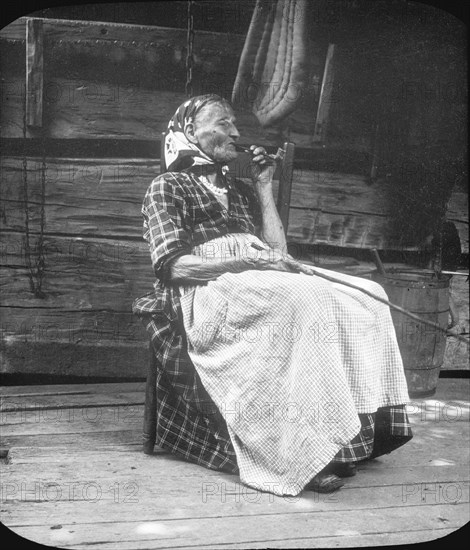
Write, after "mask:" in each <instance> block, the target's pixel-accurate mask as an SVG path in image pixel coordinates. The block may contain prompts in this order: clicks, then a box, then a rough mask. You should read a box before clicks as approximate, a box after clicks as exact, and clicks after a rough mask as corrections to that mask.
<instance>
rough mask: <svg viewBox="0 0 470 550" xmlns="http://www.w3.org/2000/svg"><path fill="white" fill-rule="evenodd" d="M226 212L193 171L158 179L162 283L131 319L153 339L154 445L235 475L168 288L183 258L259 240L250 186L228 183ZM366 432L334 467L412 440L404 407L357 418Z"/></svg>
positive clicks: (153, 225) (151, 210) (151, 213)
mask: <svg viewBox="0 0 470 550" xmlns="http://www.w3.org/2000/svg"><path fill="white" fill-rule="evenodd" d="M228 187H229V193H228V198H229V208H228V209H225V208H224V207H223V206H222V205H221V204H220V203H219V202H218V201H217V199H216V198H215V197H214V196H212V194H211V193H210V192H208V191H207V190H206V188H205V187H204V186H203V185H202V184H201V183H200V182H199V181H198V178H197V177H196V176H195V175H194V174H193V173H191V171H188V172H178V173H167V174H163V175H162V176H159V177H158V178H156V179H155V180H154V181H153V182H152V184H151V186H150V188H149V190H148V192H147V194H146V196H145V199H144V204H143V208H142V213H143V216H144V238H145V239H146V240H147V242H148V243H149V247H150V254H151V258H152V263H153V266H154V269H155V274H156V277H157V279H158V280H157V282H156V283H155V287H154V291H153V292H151V293H149V294H148V295H146V296H144V297H142V298H139V299H137V300H136V301H135V302H134V307H133V310H134V313H136V314H137V315H139V316H140V317H141V319H142V320H143V322H144V324H145V326H146V328H147V330H148V332H149V333H150V336H151V340H152V343H153V348H154V350H155V353H156V356H157V359H158V360H159V363H160V367H161V368H159V369H158V373H157V409H158V410H157V442H158V444H159V445H160V446H161V447H163V448H165V449H167V450H169V451H170V452H172V453H175V454H177V455H180V456H182V457H184V458H185V459H187V460H191V461H194V462H197V463H198V464H201V465H203V466H206V467H208V468H212V469H221V470H226V471H229V472H232V473H236V472H238V463H237V457H236V454H235V450H234V447H233V445H232V441H231V438H230V436H229V433H228V429H227V424H226V422H225V420H224V418H223V416H222V414H221V413H220V411H219V409H218V407H217V406H216V405H215V404H214V401H213V400H212V399H211V397H210V396H209V394H208V392H207V391H206V389H205V388H204V386H203V384H202V383H201V379H200V377H199V375H198V373H197V371H196V369H195V368H194V366H193V363H192V361H191V359H190V357H189V354H188V344H187V341H186V336H185V331H184V329H183V325H182V319H183V315H182V311H181V301H180V289H178V287H174V286H171V285H170V284H169V283H168V267H169V264H170V263H171V261H173V260H174V259H175V258H177V257H178V256H179V255H183V254H191V253H192V252H193V250H194V249H195V247H197V246H199V245H201V244H203V243H206V242H207V241H210V240H213V239H216V238H218V237H223V236H224V235H227V234H229V233H245V234H249V235H256V234H257V233H258V231H257V228H258V226H259V220H260V213H259V207H258V205H257V201H256V197H255V195H254V193H253V191H252V190H251V188H250V187H249V186H247V185H246V184H244V183H243V182H241V181H239V180H229V186H228ZM359 420H360V425H361V429H360V430H359V433H357V435H356V436H355V437H354V438H353V439H351V440H350V441H349V443H348V444H346V445H344V446H343V447H342V448H341V449H340V451H339V452H338V453H337V454H336V456H335V457H334V459H333V460H334V461H337V462H348V461H358V460H363V459H366V458H369V457H371V456H378V455H380V454H383V453H387V452H390V451H391V450H393V449H394V448H397V447H398V446H400V445H402V444H403V443H405V442H406V441H408V440H409V439H410V438H411V430H410V425H409V422H408V419H407V417H406V413H405V411H404V407H403V406H401V405H397V406H392V407H380V408H379V409H378V410H377V412H375V413H364V414H359Z"/></svg>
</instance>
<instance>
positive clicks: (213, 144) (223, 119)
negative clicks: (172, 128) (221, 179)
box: [187, 103, 240, 163]
mask: <svg viewBox="0 0 470 550" xmlns="http://www.w3.org/2000/svg"><path fill="white" fill-rule="evenodd" d="M189 134H190V135H187V137H188V139H190V140H191V141H192V142H193V143H196V144H197V145H198V146H199V147H200V148H201V149H202V150H203V151H204V153H206V155H208V156H209V157H211V158H213V159H214V160H215V161H216V162H218V163H226V162H230V161H231V160H234V159H236V158H237V156H238V154H237V152H236V151H235V147H234V143H235V142H236V141H237V140H238V138H239V137H240V134H239V133H238V130H237V128H236V126H235V115H234V112H233V110H232V108H231V107H230V105H227V104H225V103H210V104H209V105H206V106H205V107H203V108H202V109H201V110H200V111H199V113H198V114H197V116H196V120H195V121H194V126H193V128H192V129H190V132H189ZM191 134H192V139H191ZM195 140H196V141H195Z"/></svg>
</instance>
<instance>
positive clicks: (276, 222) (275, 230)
mask: <svg viewBox="0 0 470 550" xmlns="http://www.w3.org/2000/svg"><path fill="white" fill-rule="evenodd" d="M255 187H256V191H257V195H258V201H259V204H260V208H261V220H262V222H261V236H262V240H263V241H264V242H265V243H267V244H268V245H269V246H270V247H271V248H275V249H277V250H281V251H286V250H287V242H286V236H285V233H284V227H283V226H282V222H281V218H280V217H279V214H278V211H277V208H276V204H275V202H274V197H273V191H272V185H266V184H264V185H258V186H256V185H255Z"/></svg>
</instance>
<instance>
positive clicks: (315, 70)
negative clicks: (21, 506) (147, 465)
mask: <svg viewBox="0 0 470 550" xmlns="http://www.w3.org/2000/svg"><path fill="white" fill-rule="evenodd" d="M26 22H27V18H21V19H19V20H17V21H15V22H14V23H12V24H11V25H9V26H8V27H6V28H4V29H2V30H1V31H0V47H1V54H2V55H1V56H0V70H1V74H2V80H1V83H0V85H1V107H2V108H1V110H0V137H1V138H2V139H3V142H4V143H5V144H6V146H5V147H4V150H3V151H2V157H1V159H0V172H1V197H0V198H1V210H0V214H1V216H0V229H1V233H2V236H1V256H2V268H1V271H0V284H1V291H2V299H1V304H0V315H1V323H2V327H1V328H2V340H1V343H0V346H1V348H0V352H1V354H2V355H1V367H0V368H1V371H2V372H5V373H31V374H38V373H46V374H61V375H62V374H70V375H83V376H90V375H91V376H119V377H131V376H143V375H144V373H145V368H146V358H147V336H146V334H145V332H144V329H143V327H142V326H141V324H140V322H139V321H138V320H137V319H136V318H135V317H134V316H133V315H132V313H131V305H132V301H133V299H134V298H136V297H137V296H139V295H142V294H144V293H145V292H147V291H150V290H151V288H152V284H153V282H154V276H153V272H152V267H151V265H150V258H149V254H148V250H147V245H146V243H144V242H143V240H142V219H141V213H140V208H141V202H142V198H143V195H144V193H145V190H146V188H147V186H148V185H149V184H150V182H151V180H152V179H153V178H154V177H155V176H156V175H158V173H159V169H160V168H159V164H160V163H159V158H158V156H159V151H160V136H161V132H162V131H163V130H164V129H165V128H166V125H167V122H168V120H169V118H170V117H171V115H172V114H173V112H174V110H175V108H176V107H177V106H178V105H179V104H180V103H181V102H182V101H184V100H185V99H186V95H185V93H184V87H185V79H186V69H185V58H186V30H185V29H174V28H171V29H170V28H160V27H153V26H152V27H150V26H149V27H145V26H132V25H120V24H112V23H96V22H83V21H81V22H77V21H59V20H48V19H45V20H42V31H43V43H42V45H43V56H42V61H43V75H42V78H43V94H42V105H41V101H40V97H39V96H38V95H36V96H35V107H34V108H35V113H36V116H35V117H33V118H34V120H35V121H36V123H35V124H33V125H31V126H25V103H26V101H25V99H26V97H25V94H26V74H27V71H26V62H25V57H26V56H25V53H26V50H25V48H26ZM244 39H245V36H244V35H234V34H230V35H229V34H223V33H216V32H207V31H198V32H197V33H196V37H195V42H194V69H193V74H194V83H193V86H194V91H195V93H208V92H215V93H219V94H221V95H225V96H227V97H229V96H230V94H231V89H232V85H233V81H234V78H235V74H236V70H237V66H238V61H239V57H240V53H241V51H242V48H243V43H244ZM310 47H311V52H312V56H311V66H310V72H311V74H310V81H309V87H308V89H307V90H306V91H305V94H304V97H303V98H302V102H301V105H300V107H299V109H297V110H296V112H295V113H294V114H293V115H291V116H290V117H288V118H287V119H286V120H285V121H284V122H283V123H282V124H280V125H278V126H276V127H272V128H268V129H263V128H261V127H260V126H259V124H258V123H257V121H256V119H255V117H254V116H253V115H252V114H251V113H250V112H248V111H242V112H240V113H238V114H237V118H238V127H239V129H240V132H241V135H242V142H243V143H246V144H249V143H263V144H265V145H267V146H272V147H277V146H279V145H281V144H282V143H283V142H284V141H285V140H290V141H293V142H294V143H295V144H296V147H297V149H296V150H297V153H298V155H297V160H296V163H295V166H294V184H293V190H292V201H291V211H290V217H289V230H288V236H289V240H290V241H295V242H297V243H299V244H305V245H311V244H312V243H315V244H321V245H330V246H334V247H344V248H356V249H367V248H372V247H374V248H378V249H382V250H392V249H395V250H400V249H402V248H403V242H402V241H401V240H400V237H399V235H397V234H395V231H396V227H395V226H394V225H393V223H392V218H393V211H391V209H392V206H391V204H392V202H391V201H390V196H391V195H393V193H394V185H393V183H392V180H390V179H389V178H385V177H382V178H381V179H377V180H374V181H370V178H369V176H370V170H371V167H372V163H373V162H375V161H374V160H373V158H372V157H373V155H372V149H371V146H372V144H373V139H374V128H370V127H369V126H370V124H369V123H370V120H369V118H367V117H365V118H364V120H363V123H361V124H359V125H358V121H357V120H356V119H357V117H356V119H354V117H353V116H352V114H351V113H349V114H348V115H347V116H346V115H345V113H346V112H347V106H346V104H345V103H344V97H345V96H347V95H349V94H350V92H351V91H350V90H347V89H345V88H344V87H342V86H343V84H342V82H341V80H340V81H339V84H338V80H336V81H335V82H336V88H335V89H334V92H335V93H334V94H333V99H332V101H333V103H332V105H331V109H330V112H331V114H332V117H333V124H332V126H331V128H330V130H331V131H330V132H329V134H328V132H326V133H325V132H322V135H323V134H325V135H329V136H330V137H329V140H330V141H329V143H328V144H327V145H328V146H327V147H326V146H325V143H321V142H320V143H319V141H318V136H316V135H315V119H316V107H317V101H318V93H319V89H320V85H321V77H322V71H323V63H324V56H325V55H326V49H327V48H326V46H325V45H324V46H318V45H316V43H315V42H314V40H313V39H312V41H311V44H310ZM335 52H336V54H338V52H339V55H340V58H339V62H337V63H336V64H335V66H336V68H338V67H339V68H341V67H343V66H345V67H346V66H347V65H348V54H347V51H346V49H345V47H344V46H338V47H335ZM341 56H342V57H341ZM341 70H343V69H341ZM366 74H370V71H369V72H366ZM35 78H36V79H37V78H39V76H38V74H37V71H36V73H35ZM336 78H338V74H336ZM36 81H37V80H36ZM333 86H335V83H333ZM353 91H354V90H353ZM338 92H339V93H338ZM354 93H356V96H357V97H359V95H360V90H359V89H356V90H355V92H354ZM358 94H359V95H358ZM356 96H354V97H356ZM363 106H364V105H363ZM40 111H41V114H42V117H39V115H38V114H37V113H39V112H40ZM361 116H362V115H361ZM353 119H354V120H355V122H354V120H353ZM39 120H40V121H41V124H42V126H41V125H39V124H37V121H39ZM341 121H343V122H344V124H339V122H341ZM415 126H416V125H415ZM415 133H416V132H415ZM23 137H26V139H25V140H23ZM43 139H46V140H59V141H60V143H63V144H64V148H65V149H66V150H67V151H70V145H69V144H70V143H72V140H78V142H77V143H80V144H81V146H80V147H78V148H77V154H76V156H74V155H69V154H68V153H67V155H66V154H57V155H53V154H51V153H50V151H48V150H47V149H46V150H45V156H44V158H42V156H38V152H37V151H39V150H40V149H41V147H43V141H42V140H43ZM18 142H19V143H21V146H20V147H18ZM111 142H121V144H124V145H123V146H121V149H120V150H121V151H122V149H123V148H124V149H125V147H126V145H129V146H130V144H139V143H142V144H144V145H145V147H143V151H144V150H145V152H143V153H142V154H141V155H139V154H138V152H137V154H136V152H135V149H136V147H137V148H138V146H134V147H133V154H134V157H131V155H125V154H124V155H123V154H122V153H121V154H120V156H119V158H111V156H110V155H109V144H110V143H111ZM45 143H46V147H47V143H49V142H47V141H46V142H45ZM74 143H75V142H74ZM346 143H347V148H348V151H346V150H345V144H346ZM149 144H150V146H149ZM56 147H57V146H56ZM59 149H60V146H59ZM18 150H19V151H20V154H19V153H18ZM21 150H23V154H21ZM149 150H151V151H154V154H149V153H148V151H149ZM43 162H44V167H45V194H44V198H45V205H44V219H45V225H44V242H43V254H44V260H45V267H44V278H43V284H42V291H43V293H44V296H43V297H42V298H37V297H35V296H34V294H33V293H32V292H31V288H30V278H31V274H30V273H29V270H28V268H27V258H26V248H25V218H26V208H27V212H28V218H29V232H30V241H31V242H30V247H31V259H32V261H33V264H34V262H35V261H36V259H37V258H38V255H39V250H38V247H37V244H38V241H39V234H40V231H41V230H40V220H41V208H42V207H41V200H42V197H41V183H42V182H41V170H42V165H43ZM24 168H26V173H27V187H28V200H27V204H25V203H26V201H25V198H26V197H25V184H24ZM458 193H459V194H454V195H453V197H452V200H451V202H450V206H449V219H451V221H453V222H454V223H455V224H456V226H457V227H458V230H459V232H460V235H461V239H462V244H463V247H464V251H466V252H468V216H467V214H466V212H465V210H464V207H463V203H464V199H465V198H466V197H467V195H466V193H465V192H460V191H459V192H458ZM465 231H466V233H465ZM465 235H466V236H465ZM408 244H409V248H410V249H411V250H416V249H417V248H418V244H417V243H411V244H410V243H408Z"/></svg>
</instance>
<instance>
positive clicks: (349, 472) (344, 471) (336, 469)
mask: <svg viewBox="0 0 470 550" xmlns="http://www.w3.org/2000/svg"><path fill="white" fill-rule="evenodd" d="M327 468H328V471H329V472H331V473H332V474H335V475H337V476H339V477H352V476H355V475H356V473H357V469H356V465H355V464H354V462H343V463H336V464H331V465H330V466H329V467H328V466H327Z"/></svg>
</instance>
